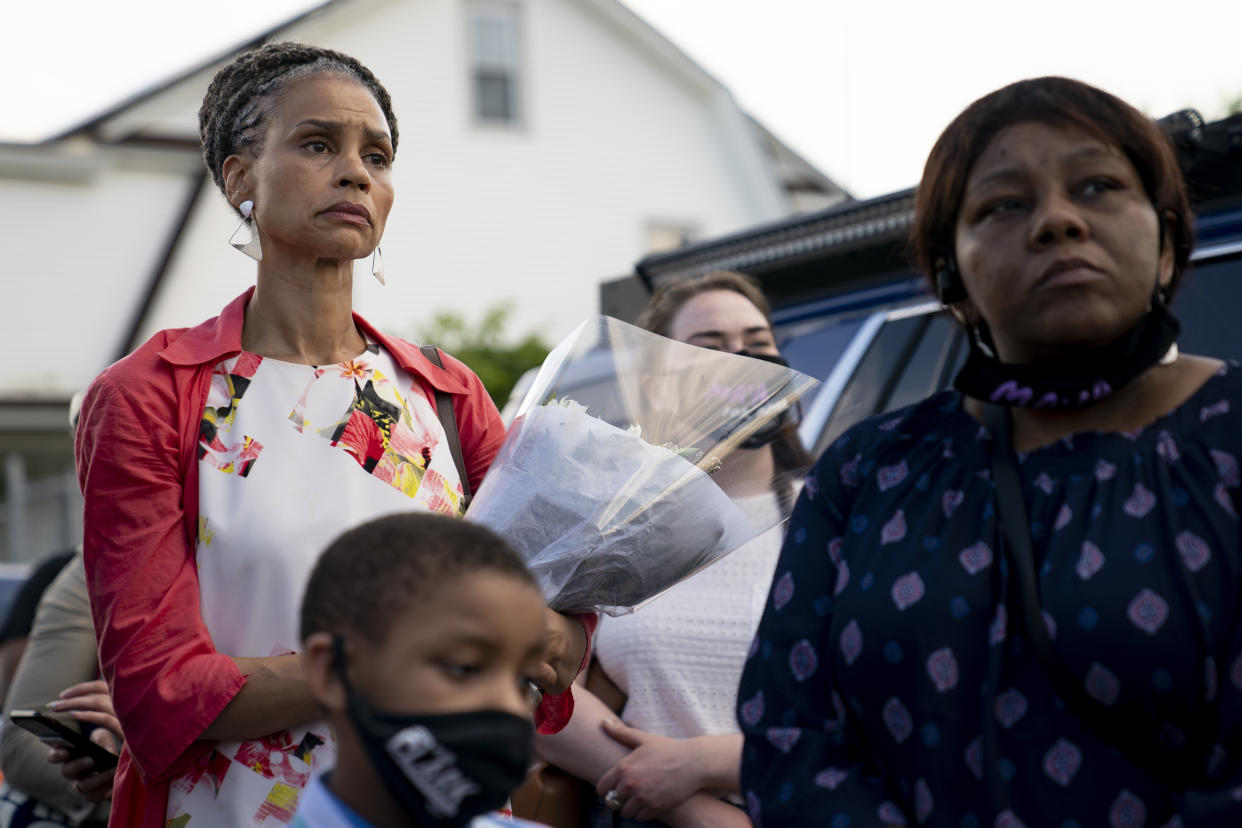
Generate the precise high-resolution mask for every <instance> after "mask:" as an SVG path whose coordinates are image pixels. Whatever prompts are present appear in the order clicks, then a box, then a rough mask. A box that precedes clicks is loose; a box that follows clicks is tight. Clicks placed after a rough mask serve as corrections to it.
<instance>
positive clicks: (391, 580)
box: [293, 513, 544, 828]
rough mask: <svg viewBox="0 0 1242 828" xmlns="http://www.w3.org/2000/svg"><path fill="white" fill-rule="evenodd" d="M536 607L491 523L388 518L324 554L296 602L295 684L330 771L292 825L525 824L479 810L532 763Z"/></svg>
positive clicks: (526, 576) (539, 620) (522, 571)
mask: <svg viewBox="0 0 1242 828" xmlns="http://www.w3.org/2000/svg"><path fill="white" fill-rule="evenodd" d="M543 632H544V606H543V599H542V598H541V596H540V594H539V592H538V590H537V589H536V587H535V583H534V580H533V579H532V578H531V576H530V573H529V572H528V571H527V570H526V567H525V565H524V564H523V563H522V561H521V559H520V558H519V557H518V556H517V554H516V553H514V552H513V551H512V550H511V549H510V548H509V547H508V546H507V545H506V544H505V542H504V541H502V540H501V539H500V538H499V537H497V536H496V535H495V534H493V533H492V532H491V531H489V530H487V529H485V528H483V527H481V526H476V525H474V524H470V523H466V522H464V521H461V520H454V519H452V518H447V517H440V516H436V515H431V514H421V513H419V514H414V513H411V514H399V515H391V516H388V517H384V518H379V519H378V520H374V521H371V522H369V523H366V524H363V525H362V526H359V527H357V528H355V529H352V530H350V531H349V532H346V533H345V534H344V535H342V536H341V537H339V538H338V539H337V540H336V541H334V542H333V543H332V545H331V546H329V547H328V549H327V550H326V551H325V552H324V553H323V556H322V557H321V558H320V559H319V562H318V563H317V564H316V566H315V569H314V571H313V572H312V573H311V577H310V581H309V583H308V584H307V587H306V594H305V597H304V598H303V601H302V637H303V639H304V643H303V653H304V658H303V661H304V665H305V671H306V681H307V684H308V685H309V686H310V689H311V692H312V693H313V694H314V695H315V697H316V698H317V699H318V700H319V703H320V704H321V705H322V706H323V708H324V709H325V711H326V712H327V718H328V720H329V722H330V723H331V725H332V730H333V733H334V734H335V735H336V741H337V765H336V767H335V768H334V769H333V770H332V771H331V772H330V773H329V774H325V776H324V777H321V778H319V779H316V780H314V781H313V782H312V783H311V784H310V786H309V787H307V789H306V790H305V791H304V792H303V794H302V796H301V801H300V803H299V806H298V811H297V815H296V816H295V817H294V820H293V825H294V826H297V827H298V828H368V827H369V826H374V828H397V827H398V826H401V827H402V828H405V827H406V826H415V828H432V827H433V826H434V827H435V828H440V826H470V828H485V826H492V825H495V826H507V828H515V826H520V825H526V826H532V825H533V823H528V822H526V823H524V822H520V821H509V820H503V821H502V820H501V819H499V818H497V817H494V816H489V815H487V812H488V811H493V810H495V809H497V808H500V807H502V806H503V805H504V804H505V801H506V800H507V798H508V796H509V793H510V791H512V790H513V789H514V788H516V787H517V786H518V785H519V784H520V783H521V781H522V778H523V777H524V776H525V774H526V769H527V766H528V764H529V763H530V751H531V740H532V737H533V735H534V727H533V725H532V723H531V714H532V711H533V708H534V705H533V698H532V693H531V689H530V688H531V684H530V677H531V676H532V675H534V672H535V671H537V670H538V669H539V666H540V662H541V654H542V637H543Z"/></svg>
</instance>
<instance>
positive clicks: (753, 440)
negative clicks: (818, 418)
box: [733, 348, 802, 450]
mask: <svg viewBox="0 0 1242 828" xmlns="http://www.w3.org/2000/svg"><path fill="white" fill-rule="evenodd" d="M733 354H734V356H744V357H750V358H751V359H762V360H763V361H764V362H771V363H774V364H776V365H781V366H784V367H785V368H788V367H789V361H788V360H787V359H785V358H784V357H783V356H781V355H779V354H756V353H752V352H750V351H748V350H746V349H745V348H743V349H742V350H740V351H734V352H733ZM801 421H802V404H801V403H800V402H795V403H793V405H791V406H789V407H788V408H786V409H785V410H784V411H782V412H781V413H780V414H779V415H777V416H775V417H773V418H772V419H771V420H769V421H768V422H767V423H765V424H764V425H763V427H762V428H760V429H759V430H758V431H756V432H754V433H753V434H751V435H750V436H749V437H747V438H746V439H745V440H743V441H742V442H740V443H738V448H744V449H752V450H753V449H760V448H763V447H764V446H769V445H771V444H772V443H775V442H776V441H777V440H779V439H780V438H781V437H782V436H784V435H785V434H787V433H788V432H790V431H793V430H795V429H797V427H798V424H799V423H800V422H801Z"/></svg>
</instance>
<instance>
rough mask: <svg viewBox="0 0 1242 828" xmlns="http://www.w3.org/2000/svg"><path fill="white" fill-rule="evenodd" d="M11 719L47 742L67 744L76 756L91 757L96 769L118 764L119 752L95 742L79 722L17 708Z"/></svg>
mask: <svg viewBox="0 0 1242 828" xmlns="http://www.w3.org/2000/svg"><path fill="white" fill-rule="evenodd" d="M9 718H10V719H12V720H13V723H14V724H15V725H17V726H19V727H21V728H23V729H25V730H28V731H30V732H31V733H33V734H34V735H35V736H37V737H38V738H39V741H41V742H43V743H44V744H47V745H50V746H53V747H63V748H64V749H66V750H67V751H68V752H69V755H70V756H71V757H73V758H75V759H76V758H81V757H84V756H89V757H90V758H91V759H92V760H93V761H94V763H95V767H94V769H95V771H96V772H99V771H106V770H108V769H110V768H113V767H116V754H115V753H111V752H109V751H107V750H105V749H104V748H103V747H102V746H100V745H97V744H95V743H94V742H92V741H91V740H90V739H89V738H88V737H87V736H86V735H85V734H83V733H82V731H81V730H79V729H78V727H77V723H76V722H65V721H62V720H61V719H57V718H53V717H52V716H49V715H47V714H46V713H42V712H40V711H38V710H14V711H12V712H10V713H9Z"/></svg>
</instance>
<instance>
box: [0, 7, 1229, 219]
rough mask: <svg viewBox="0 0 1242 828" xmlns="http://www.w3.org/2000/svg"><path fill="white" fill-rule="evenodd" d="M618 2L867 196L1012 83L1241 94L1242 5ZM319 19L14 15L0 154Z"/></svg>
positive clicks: (1170, 98) (230, 10) (1207, 109)
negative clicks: (1058, 78)
mask: <svg viewBox="0 0 1242 828" xmlns="http://www.w3.org/2000/svg"><path fill="white" fill-rule="evenodd" d="M424 1H427V0H424ZM549 1H550V0H528V2H549ZM624 2H625V3H626V4H627V5H628V6H630V7H631V8H632V9H634V10H635V11H636V12H638V13H639V14H640V15H641V16H642V17H644V18H645V19H647V20H648V21H649V22H650V23H652V24H653V25H654V26H655V27H656V28H657V29H659V30H660V31H661V32H662V33H663V34H664V35H665V36H667V37H668V38H669V39H670V40H672V41H673V42H674V43H675V44H677V45H678V46H679V47H681V48H682V49H683V50H684V51H686V52H687V53H688V54H689V55H690V56H691V57H693V58H694V59H695V60H697V61H698V62H699V63H700V64H701V65H702V66H703V67H704V68H706V69H707V70H708V71H709V72H711V73H712V74H713V75H715V76H716V77H717V78H719V79H720V80H721V81H722V82H724V83H725V85H726V86H728V87H729V88H730V89H731V90H732V91H733V93H734V95H735V96H736V97H737V99H738V101H739V102H740V103H741V104H742V106H743V107H744V108H745V109H747V110H748V111H749V112H751V113H752V114H753V115H755V116H756V117H757V118H759V119H760V120H761V121H763V122H764V124H765V125H767V126H768V127H769V128H770V129H771V130H773V131H774V132H775V133H776V134H777V135H779V136H780V137H781V138H782V139H783V140H785V142H786V143H788V144H789V145H790V146H792V147H793V148H794V149H795V150H797V151H798V152H799V153H801V154H802V155H803V156H805V157H806V158H807V159H808V160H810V161H811V162H812V163H814V164H815V165H816V166H818V167H819V168H820V169H821V170H823V171H824V172H825V173H827V174H828V175H829V176H831V177H832V178H834V179H836V180H837V181H839V182H840V183H841V184H843V185H844V186H845V187H847V188H848V189H850V190H851V191H852V192H853V193H854V194H855V195H856V196H860V197H867V196H873V195H879V194H882V193H885V192H889V191H892V190H896V189H900V188H903V187H908V186H911V185H913V184H914V183H915V182H916V181H917V179H918V176H919V173H920V171H921V169H922V165H923V160H924V158H925V157H926V154H927V151H928V150H929V149H930V147H931V144H932V142H933V141H934V140H935V137H936V135H937V134H939V132H940V130H941V129H942V128H943V127H944V126H945V124H946V123H947V122H948V121H949V120H950V119H951V118H952V117H953V115H955V114H956V113H957V112H958V111H960V110H961V109H962V107H964V106H965V105H966V104H968V103H969V102H970V101H971V100H973V99H974V98H976V97H978V96H979V95H981V94H984V93H986V92H988V91H990V90H992V89H995V88H997V87H999V86H1002V85H1004V84H1006V83H1008V82H1010V81H1013V80H1017V79H1019V78H1023V77H1031V76H1035V75H1044V74H1062V75H1070V76H1072V77H1077V78H1080V79H1082V80H1085V81H1088V82H1090V83H1094V84H1096V85H1099V86H1102V87H1104V88H1106V89H1108V90H1109V91H1112V92H1114V93H1116V94H1118V95H1120V96H1122V97H1123V98H1125V99H1127V100H1129V101H1130V102H1131V103H1133V104H1135V105H1136V106H1139V107H1140V108H1141V109H1143V110H1145V111H1146V112H1148V113H1149V114H1152V115H1155V116H1158V115H1164V114H1167V113H1168V112H1171V111H1173V110H1176V109H1180V108H1182V107H1186V106H1193V107H1196V108H1198V109H1200V110H1201V111H1202V112H1203V113H1204V114H1205V115H1207V116H1208V117H1209V118H1211V117H1218V116H1220V115H1222V114H1223V113H1224V108H1225V105H1226V103H1227V102H1228V101H1230V100H1233V99H1236V98H1238V97H1242V0H1178V2H1169V1H1168V0H1165V2H1147V0H1127V1H1126V2H1122V0H1032V1H1031V2H1026V3H1020V2H1012V0H1010V2H1004V0H1001V1H1000V2H998V0H938V1H937V2H928V1H927V0H890V2H883V1H882V0H851V1H850V2H838V0H624ZM315 5H318V3H317V2H315V0H212V2H209V3H188V2H174V1H173V0H111V2H105V1H104V0H42V2H38V3H35V2H20V3H19V2H6V3H5V8H4V10H3V11H0V25H2V26H3V29H4V30H5V32H6V34H7V35H8V36H7V37H6V38H5V47H4V49H3V50H0V77H3V78H4V90H5V93H4V96H3V99H4V102H5V106H4V107H3V108H0V139H6V140H38V139H40V138H43V137H46V136H47V135H49V134H52V133H54V132H56V131H58V130H61V129H64V128H66V127H69V126H72V125H73V124H75V123H78V122H80V121H82V120H84V119H86V118H87V117H89V116H90V115H92V114H94V113H96V112H98V111H100V110H102V109H104V108H106V107H108V106H109V105H111V104H113V103H116V102H117V101H119V100H121V99H124V98H126V97H128V96H129V95H132V94H134V93H136V92H138V91H139V90H141V89H143V88H146V87H147V86H150V85H152V84H154V83H157V82H159V81H160V80H161V79H163V78H165V77H167V76H168V75H170V74H172V73H175V72H177V71H179V70H182V69H186V68H189V67H191V66H193V65H195V64H197V63H199V62H200V61H201V60H202V59H203V58H205V57H207V56H209V55H212V54H214V53H216V52H218V51H220V50H223V49H225V48H227V47H229V46H231V45H233V44H235V43H237V42H240V41H242V40H244V39H246V38H248V37H249V36H251V35H253V34H254V33H256V32H259V31H262V30H264V29H266V28H269V27H270V26H272V25H274V24H276V23H279V22H280V21H282V20H284V19H286V18H288V17H290V16H292V15H294V14H296V13H297V12H299V11H301V10H303V9H305V8H309V7H311V6H315Z"/></svg>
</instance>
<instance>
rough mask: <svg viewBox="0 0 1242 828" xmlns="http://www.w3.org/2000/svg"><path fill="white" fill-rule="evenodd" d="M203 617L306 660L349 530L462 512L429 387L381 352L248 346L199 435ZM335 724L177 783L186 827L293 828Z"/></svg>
mask: <svg viewBox="0 0 1242 828" xmlns="http://www.w3.org/2000/svg"><path fill="white" fill-rule="evenodd" d="M198 462H199V480H200V489H199V515H200V516H199V533H198V544H197V549H196V557H197V562H198V576H199V589H200V594H201V604H202V612H203V620H204V622H205V623H206V626H207V628H208V630H209V632H210V633H211V637H212V641H213V642H214V644H215V646H216V649H217V650H218V651H219V652H221V653H225V654H228V655H231V656H235V657H262V656H271V655H282V654H286V653H293V652H297V651H299V650H300V649H301V647H300V641H301V636H300V634H299V633H300V631H299V630H298V617H299V607H300V604H301V598H302V592H303V588H304V587H305V584H306V581H307V579H308V578H309V576H310V570H311V567H312V566H313V565H314V562H315V560H316V559H317V558H318V556H319V553H320V552H321V551H322V550H323V549H324V548H325V547H326V546H327V545H328V543H330V542H331V541H332V539H333V538H335V537H336V536H337V535H339V534H340V533H341V532H343V531H345V530H346V529H349V528H351V527H353V526H356V525H358V524H360V523H363V522H365V521H367V520H369V519H371V518H374V517H378V516H380V515H384V514H390V513H392V512H398V511H407V510H410V509H426V510H428V511H433V512H441V513H445V514H452V515H456V514H459V513H460V511H461V497H462V488H461V483H460V480H459V478H458V474H457V470H456V466H455V465H454V462H453V457H452V454H451V452H450V450H449V448H448V445H447V442H446V441H445V439H444V431H443V428H442V426H441V425H440V421H439V419H438V418H437V417H436V414H435V412H434V411H433V410H432V408H431V405H430V404H429V403H428V401H427V399H426V396H425V394H424V391H423V390H422V388H421V386H420V385H419V384H418V383H417V381H416V380H415V379H414V378H413V377H412V376H411V375H410V374H408V373H407V372H405V371H403V370H402V369H400V368H399V367H398V366H397V365H396V363H395V362H394V361H393V360H392V358H391V357H390V356H389V355H388V354H387V353H386V352H384V351H383V350H382V349H380V348H379V347H378V346H376V345H371V346H369V347H368V348H367V350H366V351H365V352H364V353H363V354H362V355H360V356H359V357H358V358H357V359H354V360H350V361H347V362H342V363H337V364H335V365H324V366H310V365H296V364H292V363H285V362H280V361H278V360H273V359H265V358H263V357H260V356H257V355H255V354H250V353H246V352H243V353H241V354H239V355H237V356H235V357H231V358H229V359H226V360H224V361H222V362H221V363H219V364H218V365H217V366H216V368H215V371H214V374H213V377H212V384H211V389H210V392H209V394H208V399H207V406H206V408H205V410H204V412H203V419H202V427H201V430H200V438H199V461H198ZM334 757H335V747H334V742H333V737H332V734H331V732H330V731H329V729H328V726H327V725H326V724H324V723H319V724H313V725H310V726H307V727H299V728H296V729H294V730H287V731H280V732H277V733H273V734H270V735H268V736H266V737H264V738H262V739H255V740H251V741H246V742H221V743H219V744H218V745H216V748H215V750H214V751H212V752H211V753H210V754H209V755H208V756H207V757H205V758H204V759H203V761H202V762H200V763H199V766H198V767H196V768H195V769H194V770H193V771H191V772H190V773H188V774H186V775H184V776H182V777H180V778H179V779H176V780H174V781H173V782H172V784H171V789H170V794H169V800H168V811H167V815H168V825H169V826H170V828H183V826H189V828H225V827H226V826H227V828H241V826H278V825H283V824H286V823H288V822H289V820H290V819H291V818H292V816H293V813H294V811H295V810H296V808H297V804H298V798H299V794H300V793H301V791H302V789H303V788H304V787H305V786H306V784H307V783H308V782H309V780H310V779H311V778H312V777H313V776H315V775H317V774H318V773H320V772H321V771H323V770H324V769H326V768H327V767H330V766H331V764H332V762H333V759H334Z"/></svg>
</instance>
